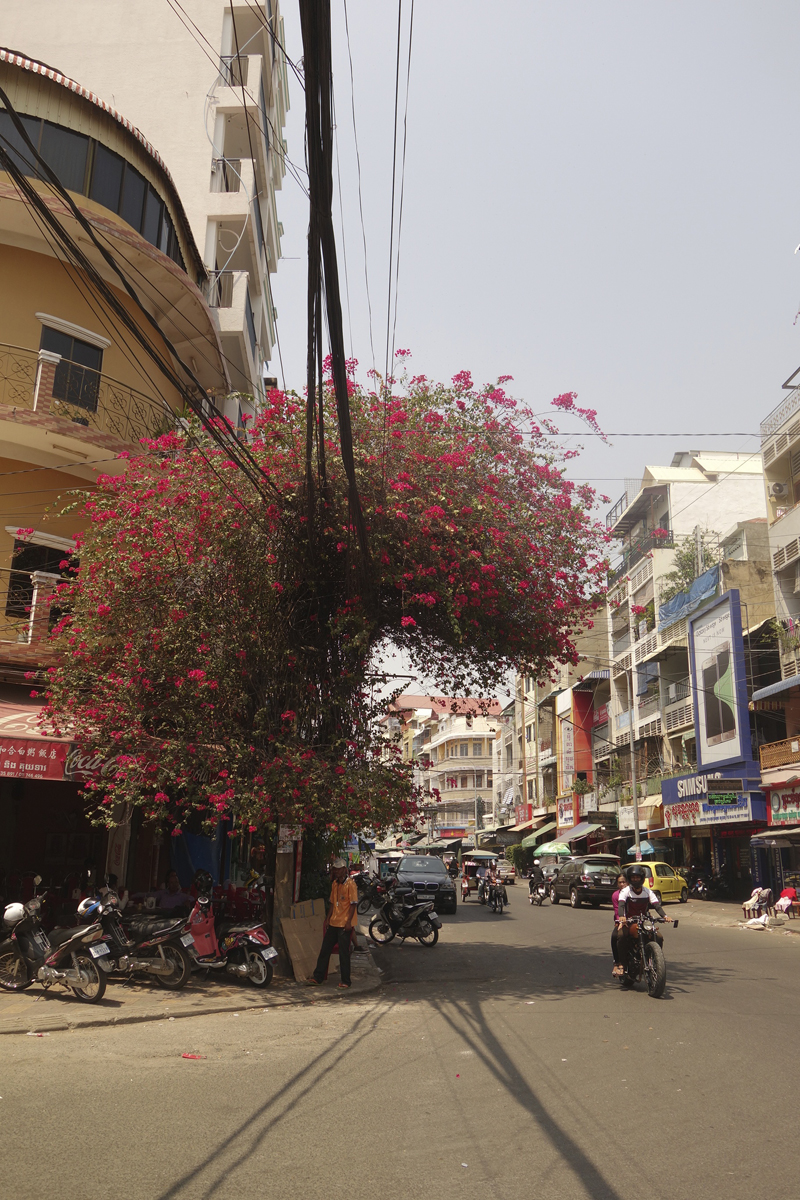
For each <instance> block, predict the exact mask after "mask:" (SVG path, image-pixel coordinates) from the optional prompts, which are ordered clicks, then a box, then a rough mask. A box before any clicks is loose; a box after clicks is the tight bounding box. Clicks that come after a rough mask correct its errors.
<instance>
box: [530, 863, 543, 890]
mask: <svg viewBox="0 0 800 1200" xmlns="http://www.w3.org/2000/svg"><path fill="white" fill-rule="evenodd" d="M540 883H544V871H543V870H542V864H541V863H540V862H539V859H538V858H535V859H534V860H533V866H532V867H531V873H530V878H529V879H528V891H529V892H530V893H531V895H533V893H534V892H535V891H536V889H537V887H538V886H539V884H540Z"/></svg>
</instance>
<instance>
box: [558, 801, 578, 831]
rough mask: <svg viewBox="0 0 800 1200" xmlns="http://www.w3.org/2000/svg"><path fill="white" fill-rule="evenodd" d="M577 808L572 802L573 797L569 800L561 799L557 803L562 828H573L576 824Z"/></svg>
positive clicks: (559, 823) (559, 822)
mask: <svg viewBox="0 0 800 1200" xmlns="http://www.w3.org/2000/svg"><path fill="white" fill-rule="evenodd" d="M574 811H575V809H574V806H573V802H572V797H570V798H569V800H559V801H558V804H557V812H558V825H559V828H560V829H564V828H567V829H571V828H572V826H573V825H574V824H575V818H574V816H573V813H574Z"/></svg>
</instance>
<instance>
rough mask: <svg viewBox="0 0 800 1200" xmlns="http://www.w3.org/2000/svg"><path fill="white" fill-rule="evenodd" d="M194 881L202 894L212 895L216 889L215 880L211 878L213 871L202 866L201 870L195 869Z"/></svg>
mask: <svg viewBox="0 0 800 1200" xmlns="http://www.w3.org/2000/svg"><path fill="white" fill-rule="evenodd" d="M192 882H193V884H194V886H195V887H196V888H197V890H198V892H200V893H201V894H202V895H208V896H210V895H211V893H212V891H213V890H214V880H213V879H212V878H211V872H210V871H205V870H203V868H202V867H201V868H200V870H198V871H195V873H194V879H193V880H192Z"/></svg>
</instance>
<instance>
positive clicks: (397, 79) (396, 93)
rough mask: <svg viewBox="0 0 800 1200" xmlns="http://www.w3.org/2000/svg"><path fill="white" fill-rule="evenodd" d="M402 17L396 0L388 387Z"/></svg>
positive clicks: (386, 383) (400, 3)
mask: <svg viewBox="0 0 800 1200" xmlns="http://www.w3.org/2000/svg"><path fill="white" fill-rule="evenodd" d="M402 19H403V0H397V62H396V65H395V75H394V135H393V137H392V207H391V216H390V218H389V282H388V285H387V295H386V368H385V370H384V373H383V380H384V386H385V387H389V331H390V328H391V321H392V253H393V247H394V200H395V192H396V178H397V112H398V101H399V96H400V33H401V23H402Z"/></svg>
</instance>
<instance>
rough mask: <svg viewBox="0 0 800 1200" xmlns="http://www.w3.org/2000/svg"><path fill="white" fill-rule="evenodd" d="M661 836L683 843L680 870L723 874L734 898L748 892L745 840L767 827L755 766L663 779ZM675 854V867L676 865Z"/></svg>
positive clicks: (750, 867) (747, 764)
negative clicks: (662, 831) (690, 868)
mask: <svg viewBox="0 0 800 1200" xmlns="http://www.w3.org/2000/svg"><path fill="white" fill-rule="evenodd" d="M661 800H662V805H663V812H664V827H665V828H664V832H665V833H666V834H667V836H669V837H671V838H673V839H679V840H680V841H682V843H683V853H682V860H683V865H685V866H687V867H688V866H697V867H699V868H701V869H703V870H706V871H709V872H715V871H718V872H720V873H721V874H723V875H724V876H725V877H726V878H727V880H728V882H729V884H730V886H731V888H732V890H733V891H734V893H735V895H736V896H741V897H744V896H747V895H749V894H750V891H751V888H752V875H753V864H752V862H751V854H750V839H751V838H752V836H753V835H754V834H755V833H757V832H758V831H759V830H762V829H764V828H765V827H766V824H767V805H766V800H765V798H764V794H763V792H762V791H761V775H760V770H759V767H758V765H757V764H756V763H754V762H746V761H742V762H739V763H733V764H726V765H725V766H724V767H719V768H718V769H717V770H710V771H697V772H694V773H693V774H691V775H683V776H678V777H677V778H673V779H664V780H663V781H662V784H661ZM680 857H681V856H680V855H678V854H676V855H675V857H674V860H673V861H675V863H676V864H677V865H680V863H679V858H680Z"/></svg>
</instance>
